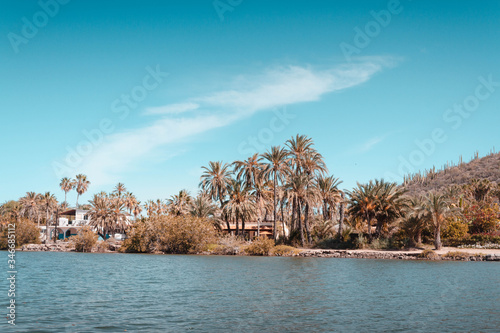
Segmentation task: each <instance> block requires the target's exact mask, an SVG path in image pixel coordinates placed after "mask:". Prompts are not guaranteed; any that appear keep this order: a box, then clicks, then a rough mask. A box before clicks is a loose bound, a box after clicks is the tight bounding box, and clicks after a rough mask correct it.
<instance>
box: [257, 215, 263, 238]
mask: <svg viewBox="0 0 500 333" xmlns="http://www.w3.org/2000/svg"><path fill="white" fill-rule="evenodd" d="M261 218H262V217H261V216H260V213H259V217H258V218H257V237H260V220H261Z"/></svg>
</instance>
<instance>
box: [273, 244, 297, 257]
mask: <svg viewBox="0 0 500 333" xmlns="http://www.w3.org/2000/svg"><path fill="white" fill-rule="evenodd" d="M299 252H300V251H299V250H298V249H296V248H294V247H292V246H288V245H277V246H275V247H273V248H272V250H271V253H272V254H273V255H275V256H279V257H282V256H293V255H296V254H298V253H299Z"/></svg>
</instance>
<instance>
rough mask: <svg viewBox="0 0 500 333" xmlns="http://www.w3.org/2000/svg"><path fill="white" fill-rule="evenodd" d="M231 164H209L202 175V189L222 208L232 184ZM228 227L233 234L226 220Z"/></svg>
mask: <svg viewBox="0 0 500 333" xmlns="http://www.w3.org/2000/svg"><path fill="white" fill-rule="evenodd" d="M229 167H230V166H229V164H227V163H224V164H223V163H222V162H209V164H208V167H205V166H204V167H202V169H204V171H203V174H202V175H201V181H200V185H199V186H200V188H201V189H202V190H203V191H205V193H207V194H208V195H209V196H210V198H212V199H213V200H214V201H217V200H218V201H219V203H220V208H221V209H223V206H224V196H225V195H226V192H227V187H228V185H229V183H230V182H231V172H230V170H229ZM226 227H227V231H228V233H231V226H230V224H229V221H228V219H227V218H226Z"/></svg>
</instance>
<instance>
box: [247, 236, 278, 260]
mask: <svg viewBox="0 0 500 333" xmlns="http://www.w3.org/2000/svg"><path fill="white" fill-rule="evenodd" d="M273 247H274V240H273V239H270V238H265V237H259V238H257V239H256V240H254V241H253V242H252V244H250V245H248V246H247V247H246V248H245V253H247V254H249V255H251V256H268V255H269V254H270V253H271V250H272V249H273Z"/></svg>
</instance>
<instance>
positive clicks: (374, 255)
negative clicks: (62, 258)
mask: <svg viewBox="0 0 500 333" xmlns="http://www.w3.org/2000/svg"><path fill="white" fill-rule="evenodd" d="M119 247H120V245H119V244H109V247H108V248H106V249H98V248H94V249H93V251H92V252H101V253H102V252H117V251H118V249H119ZM19 250H20V251H27V252H74V251H75V247H74V246H73V245H72V244H71V243H69V242H67V243H65V242H61V243H56V244H53V243H49V244H26V245H23V246H22V247H21V248H20V249H19ZM441 252H442V253H434V252H433V253H432V255H431V256H428V255H427V256H422V251H374V250H321V249H305V250H300V252H299V253H296V254H293V255H290V256H295V257H307V258H310V257H315V258H357V259H392V260H457V261H500V253H498V252H497V251H496V252H495V253H478V252H465V251H448V252H446V253H444V251H441ZM203 254H206V255H214V254H210V253H203ZM226 255H227V254H226ZM236 255H240V254H236Z"/></svg>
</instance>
